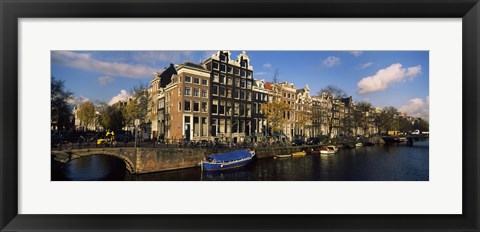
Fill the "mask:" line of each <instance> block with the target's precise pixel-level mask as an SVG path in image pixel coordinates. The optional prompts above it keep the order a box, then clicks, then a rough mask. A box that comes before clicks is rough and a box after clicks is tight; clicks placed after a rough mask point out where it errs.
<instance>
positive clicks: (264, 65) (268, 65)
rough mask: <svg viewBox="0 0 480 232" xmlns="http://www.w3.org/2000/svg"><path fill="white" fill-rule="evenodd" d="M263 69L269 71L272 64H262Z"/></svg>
mask: <svg viewBox="0 0 480 232" xmlns="http://www.w3.org/2000/svg"><path fill="white" fill-rule="evenodd" d="M263 68H266V69H271V68H272V64H270V63H266V64H263Z"/></svg>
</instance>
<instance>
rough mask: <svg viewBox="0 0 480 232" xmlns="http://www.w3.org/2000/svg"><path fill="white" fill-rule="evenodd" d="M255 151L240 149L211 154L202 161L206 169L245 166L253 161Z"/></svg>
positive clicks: (203, 167)
mask: <svg viewBox="0 0 480 232" xmlns="http://www.w3.org/2000/svg"><path fill="white" fill-rule="evenodd" d="M253 157H255V151H249V150H238V151H232V152H227V153H221V154H215V155H209V156H207V157H206V160H203V161H202V162H200V166H201V168H202V170H204V171H220V170H226V169H232V168H239V167H243V166H245V165H247V164H249V163H250V162H252V160H253Z"/></svg>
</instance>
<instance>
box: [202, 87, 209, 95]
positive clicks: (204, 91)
mask: <svg viewBox="0 0 480 232" xmlns="http://www.w3.org/2000/svg"><path fill="white" fill-rule="evenodd" d="M207 96H208V91H207V90H205V89H203V90H202V97H207Z"/></svg>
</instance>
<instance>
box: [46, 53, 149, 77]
mask: <svg viewBox="0 0 480 232" xmlns="http://www.w3.org/2000/svg"><path fill="white" fill-rule="evenodd" d="M52 63H56V64H61V65H65V66H68V67H72V68H77V69H81V70H84V71H89V72H95V73H101V74H105V75H110V76H122V77H130V78H140V77H147V76H151V75H152V74H153V72H154V71H155V69H153V68H151V67H148V66H144V65H132V64H127V63H120V62H105V61H100V60H97V59H95V58H93V57H91V55H90V54H88V53H77V52H71V51H54V52H52Z"/></svg>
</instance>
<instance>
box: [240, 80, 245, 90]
mask: <svg viewBox="0 0 480 232" xmlns="http://www.w3.org/2000/svg"><path fill="white" fill-rule="evenodd" d="M240 87H242V88H245V80H244V79H241V80H240Z"/></svg>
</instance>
